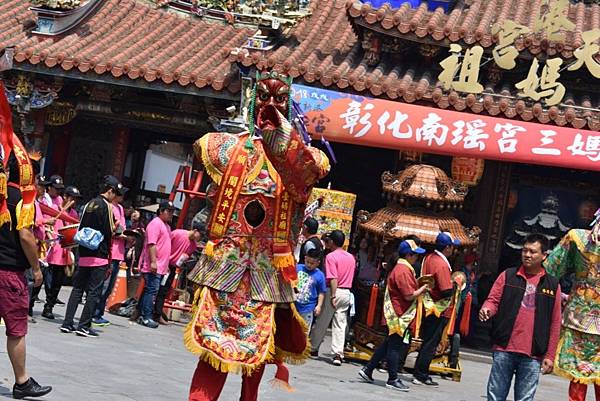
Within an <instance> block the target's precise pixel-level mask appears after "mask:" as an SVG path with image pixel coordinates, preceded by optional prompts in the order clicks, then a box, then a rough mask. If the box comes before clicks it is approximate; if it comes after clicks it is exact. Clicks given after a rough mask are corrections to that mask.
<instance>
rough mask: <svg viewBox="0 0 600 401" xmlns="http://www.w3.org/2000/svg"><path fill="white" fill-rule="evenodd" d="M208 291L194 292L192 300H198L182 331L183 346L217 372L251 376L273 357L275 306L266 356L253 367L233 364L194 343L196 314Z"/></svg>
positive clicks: (238, 363)
mask: <svg viewBox="0 0 600 401" xmlns="http://www.w3.org/2000/svg"><path fill="white" fill-rule="evenodd" d="M208 291H209V289H208V287H204V288H202V289H198V290H197V291H196V295H195V296H194V298H198V300H197V303H196V302H194V308H195V312H194V316H193V318H192V320H190V322H189V323H188V325H187V326H186V328H185V330H184V335H183V342H184V344H185V347H186V348H187V350H188V351H190V352H191V353H192V354H195V355H198V357H199V358H200V359H201V360H202V361H204V362H207V363H209V364H210V366H212V367H213V369H215V370H218V371H219V372H223V373H236V374H239V373H242V374H243V375H246V376H248V375H251V374H252V372H254V371H255V370H256V369H257V368H258V367H260V366H261V365H262V364H264V363H268V362H269V361H271V360H272V359H273V357H274V356H275V305H273V307H272V310H271V321H272V322H273V328H272V332H271V336H270V337H269V343H268V351H267V353H266V355H264V357H263V358H262V359H261V360H260V361H259V362H258V363H256V364H253V365H249V364H245V363H240V362H234V361H226V360H224V359H222V358H220V357H218V356H217V355H215V354H214V353H213V352H212V351H210V350H208V349H206V348H203V347H202V346H201V345H199V344H198V343H197V342H196V340H195V338H194V333H195V327H196V320H197V319H198V314H199V311H200V307H199V306H200V303H202V302H204V299H205V297H206V296H207V293H208Z"/></svg>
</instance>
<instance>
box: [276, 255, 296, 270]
mask: <svg viewBox="0 0 600 401" xmlns="http://www.w3.org/2000/svg"><path fill="white" fill-rule="evenodd" d="M273 266H275V267H276V268H277V269H279V270H283V269H285V268H286V267H289V266H294V267H295V266H296V260H295V259H294V255H292V254H291V253H283V254H282V253H279V254H277V253H276V254H274V255H273Z"/></svg>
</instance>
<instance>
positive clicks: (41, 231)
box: [29, 174, 52, 316]
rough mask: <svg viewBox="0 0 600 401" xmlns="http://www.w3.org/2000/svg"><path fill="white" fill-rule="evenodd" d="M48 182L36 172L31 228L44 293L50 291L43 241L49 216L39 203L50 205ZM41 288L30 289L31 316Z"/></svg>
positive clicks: (45, 249) (45, 250) (46, 248)
mask: <svg viewBox="0 0 600 401" xmlns="http://www.w3.org/2000/svg"><path fill="white" fill-rule="evenodd" d="M49 184H50V182H49V181H47V180H46V177H44V176H43V175H41V174H38V175H37V176H36V177H35V189H36V191H37V195H36V199H35V226H34V228H33V235H34V236H35V240H36V243H37V246H38V257H39V260H40V262H42V274H43V279H44V287H45V291H46V294H49V293H50V282H51V280H52V276H51V272H50V270H49V269H48V268H47V267H46V253H47V250H48V245H47V244H46V243H45V241H46V238H47V235H46V229H47V226H46V222H47V220H49V218H48V217H47V216H46V215H44V214H43V213H42V209H41V207H40V205H41V204H42V203H43V204H44V205H46V206H51V205H52V201H51V199H50V196H49V195H48V194H47V193H46V186H47V185H49ZM41 290H42V286H39V287H33V289H32V290H31V294H30V297H29V316H33V306H34V304H35V301H39V298H38V295H39V294H40V291H41Z"/></svg>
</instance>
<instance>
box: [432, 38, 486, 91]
mask: <svg viewBox="0 0 600 401" xmlns="http://www.w3.org/2000/svg"><path fill="white" fill-rule="evenodd" d="M450 53H452V55H450V56H449V57H447V58H446V59H444V60H442V62H440V66H441V67H442V69H443V71H442V72H441V73H440V75H438V79H439V80H440V81H441V82H442V83H443V84H444V89H446V90H449V89H450V88H452V89H454V90H456V91H459V92H466V93H481V92H483V86H482V85H481V84H480V83H479V82H478V81H479V65H480V63H481V56H482V55H483V48H482V47H481V46H473V47H472V48H470V49H467V52H466V53H465V57H464V58H463V61H462V62H461V61H460V54H461V53H462V47H461V46H460V45H457V44H452V45H450ZM459 70H460V72H459V74H458V80H454V77H455V76H456V73H457V72H458V71H459Z"/></svg>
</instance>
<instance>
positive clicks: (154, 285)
mask: <svg viewBox="0 0 600 401" xmlns="http://www.w3.org/2000/svg"><path fill="white" fill-rule="evenodd" d="M143 275H144V293H143V294H142V300H141V301H140V304H141V310H142V317H143V318H144V319H149V320H151V319H152V318H153V317H154V298H155V297H156V294H158V289H159V288H160V281H161V280H162V275H161V274H156V273H143Z"/></svg>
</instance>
